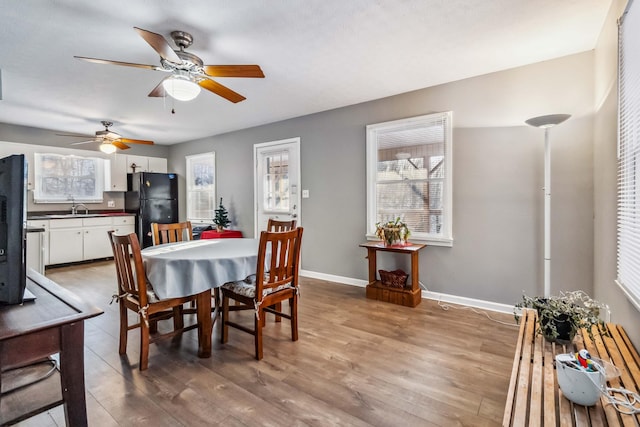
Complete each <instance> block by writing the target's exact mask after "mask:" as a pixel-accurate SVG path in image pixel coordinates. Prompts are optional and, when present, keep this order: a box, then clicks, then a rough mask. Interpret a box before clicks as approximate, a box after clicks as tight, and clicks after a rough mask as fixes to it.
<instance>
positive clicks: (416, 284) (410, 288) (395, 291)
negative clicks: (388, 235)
mask: <svg viewBox="0 0 640 427" xmlns="http://www.w3.org/2000/svg"><path fill="white" fill-rule="evenodd" d="M360 246H361V247H363V248H366V249H367V258H368V259H369V284H368V285H367V298H371V299H377V300H380V301H386V302H391V303H394V304H400V305H404V306H406V307H415V306H417V305H418V304H420V301H421V300H422V291H421V290H420V272H419V265H418V254H419V251H420V249H422V248H424V247H425V246H426V245H423V244H420V243H408V244H407V245H406V246H395V245H394V246H385V244H384V243H382V242H367V243H362V244H361V245H360ZM378 251H382V252H395V253H401V254H407V255H411V273H410V274H409V279H410V282H409V283H408V285H407V286H406V287H404V288H392V287H389V286H385V285H383V284H382V282H381V281H380V280H377V275H378V268H377V260H376V252H378Z"/></svg>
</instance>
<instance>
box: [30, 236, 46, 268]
mask: <svg viewBox="0 0 640 427" xmlns="http://www.w3.org/2000/svg"><path fill="white" fill-rule="evenodd" d="M43 234H44V231H27V260H26V264H27V273H28V272H29V269H34V270H35V271H37V272H38V273H40V274H44V261H43V259H42V235H43Z"/></svg>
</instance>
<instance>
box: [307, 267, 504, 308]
mask: <svg viewBox="0 0 640 427" xmlns="http://www.w3.org/2000/svg"><path fill="white" fill-rule="evenodd" d="M300 275H301V276H304V277H309V278H311V279H319V280H327V281H329V282H336V283H342V284H345V285H352V286H358V287H361V288H364V287H365V286H367V284H368V283H369V282H368V281H366V280H360V279H353V278H351V277H344V276H335V275H333V274H325V273H318V272H316V271H309V270H300ZM422 298H427V299H431V300H435V301H442V302H446V303H450V304H459V305H464V306H468V307H476V308H480V309H483V310H490V311H496V312H499V313H509V314H511V313H513V306H512V305H508V304H501V303H497V302H492V301H484V300H479V299H474V298H467V297H460V296H457V295H449V294H443V293H438V292H431V291H427V290H424V289H423V290H422Z"/></svg>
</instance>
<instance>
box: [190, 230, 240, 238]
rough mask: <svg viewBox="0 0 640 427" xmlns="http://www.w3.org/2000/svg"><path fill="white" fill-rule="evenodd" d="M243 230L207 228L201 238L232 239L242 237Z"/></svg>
mask: <svg viewBox="0 0 640 427" xmlns="http://www.w3.org/2000/svg"><path fill="white" fill-rule="evenodd" d="M241 237H242V231H240V230H222V231H217V230H207V231H203V232H202V234H201V235H200V238H201V239H232V238H241Z"/></svg>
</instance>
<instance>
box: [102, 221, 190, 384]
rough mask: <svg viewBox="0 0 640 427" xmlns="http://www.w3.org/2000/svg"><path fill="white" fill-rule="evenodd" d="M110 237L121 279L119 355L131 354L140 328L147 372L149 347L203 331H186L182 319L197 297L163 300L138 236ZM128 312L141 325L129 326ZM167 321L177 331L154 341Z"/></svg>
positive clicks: (111, 234) (141, 357) (119, 278)
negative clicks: (132, 336) (130, 342)
mask: <svg viewBox="0 0 640 427" xmlns="http://www.w3.org/2000/svg"><path fill="white" fill-rule="evenodd" d="M107 233H108V234H109V241H110V242H111V249H112V250H113V259H114V261H115V264H116V274H117V278H118V294H117V295H114V297H115V298H117V299H118V302H119V305H120V347H119V353H120V354H126V352H127V333H128V331H130V330H132V329H136V328H140V370H141V371H143V370H145V369H147V367H148V366H149V343H151V342H155V341H157V340H158V339H160V338H169V337H173V336H175V335H178V334H181V333H183V332H185V331H188V330H190V329H194V328H197V327H199V324H198V323H196V324H194V325H190V326H187V327H185V326H184V321H183V317H182V305H183V304H184V303H187V302H191V301H194V300H195V298H196V297H195V296H189V297H181V298H171V299H163V300H161V299H159V298H158V297H157V295H156V294H155V293H154V292H153V288H152V286H151V284H150V283H148V282H147V278H146V274H145V270H144V265H143V263H142V254H141V253H140V243H139V241H138V236H137V235H136V234H135V233H131V234H128V235H123V236H120V235H117V234H115V233H114V231H113V230H110V231H108V232H107ZM127 310H132V311H134V312H135V313H137V314H138V316H139V321H138V323H136V324H133V325H129V321H128V316H127ZM163 319H173V331H171V332H168V333H164V334H154V336H153V337H151V332H152V331H154V330H155V331H157V322H158V321H159V320H163ZM150 329H151V330H152V331H150Z"/></svg>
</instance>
